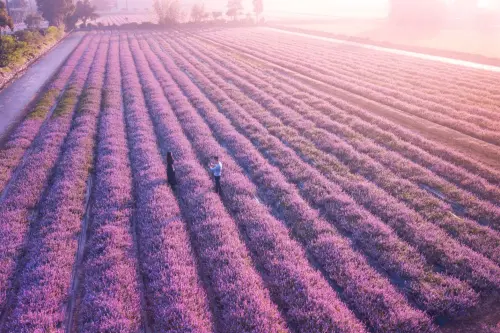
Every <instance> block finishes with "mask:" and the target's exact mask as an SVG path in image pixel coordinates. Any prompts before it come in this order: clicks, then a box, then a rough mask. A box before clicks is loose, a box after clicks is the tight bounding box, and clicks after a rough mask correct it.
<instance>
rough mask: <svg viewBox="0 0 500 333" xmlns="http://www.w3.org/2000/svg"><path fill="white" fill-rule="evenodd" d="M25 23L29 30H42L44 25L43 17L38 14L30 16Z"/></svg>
mask: <svg viewBox="0 0 500 333" xmlns="http://www.w3.org/2000/svg"><path fill="white" fill-rule="evenodd" d="M24 23H25V24H26V26H27V27H28V29H38V28H40V24H41V23H42V17H41V16H40V15H38V14H29V15H28V16H26V18H25V19H24Z"/></svg>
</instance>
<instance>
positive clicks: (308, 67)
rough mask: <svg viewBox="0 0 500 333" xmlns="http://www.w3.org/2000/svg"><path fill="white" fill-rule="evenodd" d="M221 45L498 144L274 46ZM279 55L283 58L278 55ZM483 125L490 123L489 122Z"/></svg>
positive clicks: (497, 137)
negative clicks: (326, 70) (328, 71)
mask: <svg viewBox="0 0 500 333" xmlns="http://www.w3.org/2000/svg"><path fill="white" fill-rule="evenodd" d="M224 42H225V44H226V45H229V46H231V47H233V48H235V49H236V50H238V51H241V52H244V53H247V54H250V55H252V56H255V57H257V58H260V59H263V60H265V61H269V62H271V63H273V64H276V65H278V66H281V67H283V68H286V69H289V70H292V71H294V72H297V73H300V74H302V75H306V76H308V77H311V78H313V79H316V80H319V81H321V82H325V83H327V84H329V85H332V86H334V87H337V88H341V89H343V90H346V91H349V92H352V93H355V94H357V95H361V96H363V97H365V98H369V99H372V100H374V101H377V102H380V103H382V104H384V105H388V106H390V107H393V108H395V109H398V110H402V111H404V112H407V113H410V114H413V115H416V116H418V117H422V118H424V119H427V120H429V121H432V122H435V123H437V124H440V125H443V126H446V127H449V128H452V129H455V130H457V131H459V132H462V133H465V134H467V135H469V136H471V137H474V138H478V139H481V140H484V141H486V142H489V143H493V144H496V145H500V134H498V133H496V131H494V130H493V129H491V128H482V127H480V126H478V125H476V124H474V123H470V122H468V121H466V120H461V119H456V118H452V117H449V116H447V115H442V114H441V113H434V112H431V111H428V110H427V109H426V108H425V105H423V104H422V103H417V104H413V102H415V101H413V100H403V99H402V100H399V99H398V98H397V96H393V95H394V93H393V91H389V90H387V89H384V88H381V87H379V86H377V85H373V84H369V83H365V82H364V81H362V80H357V79H353V78H351V77H349V76H346V75H343V76H342V75H333V74H332V73H325V72H324V70H322V69H321V68H317V67H316V66H314V64H313V63H311V61H305V60H303V59H300V57H297V58H295V59H294V57H290V56H289V54H288V52H289V51H288V50H281V49H279V48H277V47H275V48H272V49H269V50H266V49H262V48H261V47H260V45H259V44H258V43H252V41H247V40H245V43H242V42H241V39H228V40H227V41H224ZM281 52H283V53H285V54H286V55H281ZM396 95H401V93H400V92H397V93H396ZM485 123H486V124H489V122H485Z"/></svg>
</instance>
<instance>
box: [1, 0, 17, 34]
mask: <svg viewBox="0 0 500 333" xmlns="http://www.w3.org/2000/svg"><path fill="white" fill-rule="evenodd" d="M7 27H9V28H10V30H11V31H14V22H13V21H12V18H11V17H10V16H9V14H8V13H7V5H6V4H5V2H2V1H0V29H4V28H7Z"/></svg>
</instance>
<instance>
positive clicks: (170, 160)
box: [167, 152, 177, 190]
mask: <svg viewBox="0 0 500 333" xmlns="http://www.w3.org/2000/svg"><path fill="white" fill-rule="evenodd" d="M167 179H168V183H169V184H170V187H172V190H175V186H176V185H177V179H176V178H175V168H174V157H173V156H172V153H171V152H168V153H167Z"/></svg>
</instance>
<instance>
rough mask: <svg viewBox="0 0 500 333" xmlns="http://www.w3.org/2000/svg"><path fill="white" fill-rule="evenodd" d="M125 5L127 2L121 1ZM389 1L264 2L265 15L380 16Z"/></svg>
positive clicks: (215, 3)
mask: <svg viewBox="0 0 500 333" xmlns="http://www.w3.org/2000/svg"><path fill="white" fill-rule="evenodd" d="M180 1H181V3H182V4H183V6H184V7H191V6H192V5H193V4H195V3H204V4H205V7H206V9H207V10H208V11H213V10H219V11H225V10H226V7H227V0H180ZM119 2H120V3H124V2H125V0H119ZM149 3H151V6H152V3H153V0H129V4H130V7H138V8H145V7H147V6H148V4H149ZM387 3H388V0H264V9H265V15H268V16H276V15H278V16H281V15H286V16H288V15H294V14H302V15H305V16H307V15H315V16H316V15H318V16H339V15H340V16H342V15H349V14H353V15H361V16H364V15H366V13H374V14H375V15H377V16H379V15H381V13H382V15H384V14H385V13H386V12H387ZM243 4H244V6H245V12H249V11H251V10H252V0H243Z"/></svg>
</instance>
